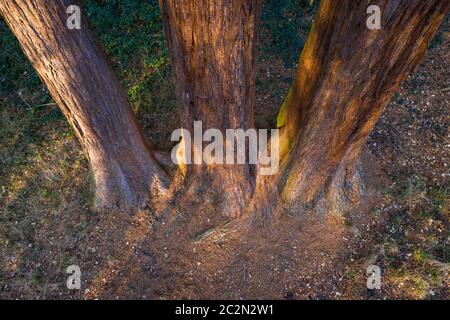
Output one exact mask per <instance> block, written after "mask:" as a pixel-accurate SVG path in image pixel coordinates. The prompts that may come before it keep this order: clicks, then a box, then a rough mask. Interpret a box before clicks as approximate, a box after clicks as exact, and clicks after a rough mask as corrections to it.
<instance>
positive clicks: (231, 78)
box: [160, 0, 257, 216]
mask: <svg viewBox="0 0 450 320" xmlns="http://www.w3.org/2000/svg"><path fill="white" fill-rule="evenodd" d="M160 6H161V11H162V16H163V19H164V26H165V31H166V34H167V39H168V44H169V48H170V53H171V57H172V63H173V68H174V74H175V77H176V90H177V97H178V103H179V105H180V113H181V119H182V126H183V128H186V129H188V130H190V131H191V132H192V127H193V123H194V121H202V122H203V129H204V130H206V129H209V128H216V129H219V130H221V131H222V132H223V133H225V129H235V128H242V129H244V130H245V129H247V128H252V127H253V107H254V102H255V68H254V65H255V58H254V57H255V54H254V51H255V26H256V19H257V1H256V0H231V1H225V0H219V1H212V0H199V1H191V0H160ZM188 175H190V180H189V181H190V182H189V183H194V184H196V185H200V186H199V189H200V190H203V189H205V188H207V189H209V190H215V191H216V192H217V195H218V197H219V202H220V203H221V208H222V210H223V211H224V212H225V214H226V215H230V216H238V215H239V214H240V213H241V212H242V210H243V209H244V208H245V206H246V203H247V202H248V201H249V199H250V197H251V195H252V193H253V188H254V176H253V174H252V168H251V167H250V166H249V165H234V166H230V165H214V166H206V165H203V166H198V165H192V166H190V167H189V169H188Z"/></svg>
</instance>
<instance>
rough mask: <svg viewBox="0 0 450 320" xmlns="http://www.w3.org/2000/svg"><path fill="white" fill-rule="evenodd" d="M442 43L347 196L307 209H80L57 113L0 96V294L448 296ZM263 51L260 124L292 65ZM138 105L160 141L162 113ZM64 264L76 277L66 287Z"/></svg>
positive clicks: (449, 148) (384, 125)
mask: <svg viewBox="0 0 450 320" xmlns="http://www.w3.org/2000/svg"><path fill="white" fill-rule="evenodd" d="M449 49H450V43H449V39H448V30H445V29H444V30H443V31H441V34H440V36H439V38H438V39H437V40H436V41H435V43H434V44H433V45H432V46H431V48H430V49H429V51H428V53H427V56H426V58H425V59H424V61H423V62H422V63H421V65H420V67H419V68H418V70H417V71H416V72H415V74H414V75H412V76H411V77H410V79H408V81H407V82H406V83H405V84H403V85H402V88H401V90H400V92H399V93H398V94H397V95H396V97H395V98H394V99H393V101H392V102H391V103H390V105H389V106H388V108H387V110H386V111H385V112H384V114H383V116H382V117H381V118H380V120H379V121H378V123H377V126H376V128H375V130H374V131H373V133H372V134H371V136H370V138H369V139H368V141H367V145H366V148H365V150H364V151H363V154H362V157H361V162H362V166H363V169H364V176H363V179H364V182H365V187H366V191H365V195H364V196H363V198H362V199H361V201H360V203H359V204H357V205H356V206H355V207H354V208H352V209H351V210H349V211H348V212H345V213H344V214H343V215H332V216H328V217H322V218H320V219H317V217H316V215H314V212H305V213H302V214H301V215H300V214H295V213H286V212H281V213H280V216H281V218H280V219H279V220H278V221H277V222H276V223H273V224H270V225H262V224H254V223H250V221H243V222H242V223H239V224H238V223H233V222H230V221H228V220H226V219H225V218H222V217H220V216H219V215H218V212H217V208H216V206H215V203H214V201H210V202H207V203H198V201H196V200H195V199H191V200H189V201H188V200H186V201H184V202H183V203H182V204H176V203H169V204H168V205H167V207H166V208H162V210H160V213H159V214H158V216H157V217H156V218H155V217H154V216H153V215H151V214H148V213H141V214H138V215H136V216H133V217H128V216H118V215H116V216H113V215H109V214H107V213H102V214H98V213H95V212H92V211H91V209H90V200H91V194H92V192H91V189H90V179H91V178H90V176H89V170H88V165H87V162H86V159H85V158H84V156H83V154H82V152H81V149H80V147H79V144H78V143H77V141H76V139H75V137H74V136H73V134H72V133H71V131H70V129H69V128H68V126H67V124H66V123H65V121H64V120H58V121H48V122H45V123H36V122H35V121H33V120H30V119H28V118H27V117H25V116H24V115H23V114H21V113H20V112H17V113H15V114H11V113H8V112H6V109H5V111H3V110H2V109H0V111H1V112H2V115H1V116H2V119H3V120H2V128H1V129H0V130H3V132H0V133H2V136H8V140H6V139H5V140H2V143H1V144H0V155H1V157H0V160H1V162H0V164H1V165H2V168H1V169H2V170H0V222H1V223H0V298H2V299H16V298H19V299H97V298H98V299H134V298H137V299H182V298H189V299H196V298H206V299H263V298H272V299H448V298H449V289H450V282H449V280H450V278H449V263H450V237H449V230H450V228H449V227H450V196H449V191H450V184H449V176H450V172H449V169H448V168H449V165H450V164H449V155H450V133H449V127H448V126H449V120H450V119H449V111H450V110H449V102H450V89H449V87H450V86H449V81H450V80H449V71H450V70H449V66H450V61H449V52H450V50H449ZM270 62H271V63H267V61H265V60H264V59H260V60H259V61H258V77H259V78H260V79H261V80H260V81H261V85H259V89H258V93H257V107H256V118H257V119H256V124H257V126H258V127H260V128H267V127H270V126H272V125H273V124H274V115H275V114H276V112H277V106H278V105H279V103H280V101H281V100H282V98H283V96H284V94H285V93H286V91H287V88H288V86H289V83H290V81H291V80H292V76H293V72H294V68H295V66H293V67H286V66H285V64H284V63H283V62H282V61H277V60H275V61H270ZM19 96H20V94H19ZM55 110H57V107H56V106H51V105H50V106H48V107H47V108H45V109H43V110H40V111H37V112H40V113H44V115H45V116H46V117H49V118H51V117H52V115H53V113H54V112H56V111H55ZM143 117H146V119H144V120H143V119H142V118H140V120H141V121H144V122H146V121H147V122H150V123H153V124H154V125H155V126H156V130H155V129H153V130H151V132H150V131H149V132H148V136H149V137H150V139H151V140H152V142H154V144H156V145H157V146H158V147H161V146H162V147H163V148H164V149H166V150H167V149H170V145H168V144H167V142H166V141H168V140H167V135H168V134H169V133H170V132H171V130H173V129H174V128H175V127H176V119H177V114H176V112H175V111H174V110H172V111H169V112H166V113H165V114H164V115H163V116H160V115H154V114H147V115H144V116H143ZM152 119H153V120H152ZM167 123H171V125H167ZM18 124H20V126H18ZM173 126H175V127H174V128H172V127H173ZM17 128H24V129H23V130H22V129H21V130H17ZM30 135H33V138H30V137H29V136H30ZM34 137H39V139H38V140H36V138H34ZM24 141H25V142H24ZM18 153H20V154H21V155H22V157H20V158H18V157H16V154H18ZM23 155H26V156H23ZM24 159H25V160H24ZM160 209H161V208H160ZM69 265H78V266H79V267H80V269H81V272H82V286H81V290H68V289H67V288H66V279H67V277H68V275H67V274H66V268H67V267H68V266H69ZM369 265H377V266H379V267H380V268H381V272H382V278H381V279H382V280H381V281H382V282H381V290H368V289H367V287H366V280H367V275H366V269H367V267H368V266H369Z"/></svg>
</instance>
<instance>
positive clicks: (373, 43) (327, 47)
mask: <svg viewBox="0 0 450 320" xmlns="http://www.w3.org/2000/svg"><path fill="white" fill-rule="evenodd" d="M449 4H450V1H449V0H427V1H423V0H405V1H402V0H378V1H369V0H359V1H353V0H351V1H350V0H348V1H335V0H323V1H322V2H321V5H320V9H319V12H318V15H317V16H316V18H315V22H314V24H313V27H312V30H311V32H310V35H309V38H308V41H307V43H306V46H305V48H304V51H303V53H302V55H301V58H300V62H299V66H298V70H297V76H296V79H295V81H294V84H293V86H292V87H291V89H290V91H289V94H288V96H287V98H286V99H285V102H284V103H283V106H282V108H281V110H280V114H279V118H278V122H279V124H278V125H279V127H283V129H282V130H283V131H284V132H283V140H284V141H283V142H282V150H283V151H282V152H283V153H284V154H283V156H284V165H285V170H284V172H283V174H282V175H281V176H280V178H279V182H278V188H279V192H280V193H281V196H282V199H283V200H284V202H286V203H287V205H288V206H291V207H298V206H300V205H301V206H307V207H308V206H317V205H318V202H319V201H321V200H323V201H324V202H325V203H328V204H329V205H333V206H335V205H336V204H339V202H342V198H343V196H344V197H345V196H348V193H351V192H352V191H357V187H356V185H355V184H354V183H352V182H354V181H355V180H357V179H355V178H357V177H358V175H359V172H358V170H357V169H356V164H355V160H356V159H357V158H358V154H359V151H360V150H361V148H362V146H363V145H364V142H365V140H366V138H367V136H368V135H369V133H370V132H371V130H372V129H373V127H374V125H375V123H376V121H377V119H378V118H379V116H380V115H381V113H382V111H383V109H384V108H385V106H386V105H387V103H388V102H389V100H390V99H391V97H392V96H393V95H394V93H395V92H397V91H398V89H399V86H400V84H401V83H402V81H404V80H405V79H406V77H407V76H408V75H409V74H410V73H411V72H412V71H413V70H414V68H415V67H416V66H417V65H418V63H419V62H420V60H421V59H422V57H423V55H424V54H425V52H426V50H427V47H428V45H429V43H430V41H431V40H432V38H433V35H434V34H435V33H436V31H437V30H438V28H439V26H440V24H441V23H442V21H443V20H444V18H445V16H446V15H447V13H448V10H449ZM370 5H379V6H380V8H381V12H382V19H381V30H370V29H369V28H368V27H367V26H366V20H367V18H368V17H369V15H368V14H366V10H367V8H368V7H369V6H370Z"/></svg>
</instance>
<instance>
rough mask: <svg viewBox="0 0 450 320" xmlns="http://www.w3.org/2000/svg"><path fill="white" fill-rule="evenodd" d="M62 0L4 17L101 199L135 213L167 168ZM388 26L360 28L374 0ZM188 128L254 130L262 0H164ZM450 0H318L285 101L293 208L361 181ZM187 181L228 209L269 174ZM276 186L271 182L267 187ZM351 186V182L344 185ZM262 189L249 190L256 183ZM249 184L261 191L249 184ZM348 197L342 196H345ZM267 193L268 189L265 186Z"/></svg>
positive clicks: (209, 169) (222, 173) (284, 175)
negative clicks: (380, 126) (365, 156)
mask: <svg viewBox="0 0 450 320" xmlns="http://www.w3.org/2000/svg"><path fill="white" fill-rule="evenodd" d="M73 4H77V2H76V1H69V0H55V1H46V0H34V1H26V0H0V13H2V14H3V16H4V17H5V20H6V21H7V23H8V24H9V26H10V27H11V29H12V30H13V32H14V34H15V35H16V36H17V38H18V39H19V42H20V44H21V46H22V48H23V50H24V52H25V54H26V55H27V56H28V58H29V59H30V60H31V62H32V64H33V66H34V67H35V68H36V70H37V72H38V74H39V75H40V77H41V78H42V80H43V81H44V83H45V84H46V86H47V87H48V88H49V90H50V93H51V94H52V96H53V98H54V99H55V101H56V102H57V103H58V105H59V106H60V107H61V109H62V110H63V112H64V114H65V115H66V117H67V119H68V121H69V122H70V124H71V125H72V127H73V129H74V130H75V132H76V134H77V136H78V138H79V140H80V142H81V144H82V146H83V148H84V149H85V151H86V154H87V156H88V158H89V161H90V165H91V167H92V171H93V174H94V179H95V186H96V204H97V207H99V208H119V209H121V210H124V211H128V212H134V211H136V210H138V209H141V208H144V207H145V206H146V205H147V204H148V203H149V201H150V198H151V194H155V193H159V192H161V191H164V190H165V187H166V186H167V184H168V178H167V176H166V174H165V172H164V170H163V169H162V168H161V167H160V166H159V165H158V163H157V161H156V160H155V158H154V155H153V153H152V151H151V149H150V148H149V147H148V145H147V143H146V141H145V139H144V137H143V135H142V132H141V130H140V128H139V126H138V124H137V121H136V119H135V116H134V114H133V112H132V110H131V107H130V105H129V103H128V101H127V99H126V95H125V94H124V92H123V90H122V89H121V87H120V85H119V83H118V81H117V79H116V78H115V76H114V74H113V72H112V69H111V67H110V65H109V64H108V62H107V59H106V58H105V56H104V54H103V52H102V51H101V49H100V48H99V46H98V45H97V44H96V41H95V39H94V36H93V34H92V32H91V31H90V30H89V27H88V25H87V23H86V18H85V17H83V21H84V22H82V28H81V30H69V29H68V28H67V27H66V19H67V17H68V16H67V15H66V9H67V7H68V6H69V5H73ZM374 4H377V5H379V6H380V7H381V10H382V14H383V18H382V29H381V30H369V29H368V28H367V27H366V20H367V17H368V15H367V14H366V9H367V7H368V6H369V5H374ZM160 5H161V10H162V16H163V19H164V25H165V30H166V34H167V38H168V43H169V48H170V52H171V56H172V63H173V67H174V73H175V76H176V89H177V98H178V103H179V105H180V112H181V119H182V126H183V127H184V128H186V129H188V130H190V131H191V132H192V130H193V123H194V121H202V122H203V128H204V130H205V129H208V128H217V129H220V130H222V131H224V130H225V129H234V128H241V129H244V130H245V129H247V128H251V127H253V108H254V102H255V68H254V64H255V61H254V57H255V37H256V36H255V34H256V24H257V11H258V10H257V9H258V8H257V0H227V1H226V0H217V1H213V0H198V1H191V0H160ZM449 6H450V0H429V1H423V0H408V1H406V0H403V1H402V0H378V1H368V0H358V1H355V0H345V1H335V0H323V1H322V3H321V7H320V10H319V14H318V16H317V17H316V19H315V23H314V25H313V28H312V31H311V33H310V36H309V39H308V42H307V44H306V47H305V50H304V52H303V53H302V55H301V58H300V63H299V68H298V71H297V76H296V79H295V82H294V84H293V86H292V88H291V90H290V93H289V95H288V97H287V98H286V100H285V103H284V104H283V107H282V110H281V111H280V117H279V118H280V121H279V125H280V127H282V130H283V143H282V155H283V159H284V160H283V161H284V166H283V170H282V172H281V174H280V175H279V176H278V177H277V178H278V181H277V183H278V184H277V187H278V191H279V193H280V194H281V197H282V200H283V201H284V202H285V203H287V204H288V205H290V206H294V207H296V206H299V205H300V206H311V205H317V204H318V202H319V201H320V200H322V201H325V202H326V203H328V204H331V205H332V206H334V204H335V203H339V202H341V198H342V197H343V194H344V196H348V193H349V192H351V191H352V190H353V188H354V184H353V182H354V181H355V180H357V178H358V174H359V172H358V170H357V168H356V162H355V160H356V159H357V158H358V154H359V151H360V149H361V147H362V146H363V144H364V141H365V139H366V137H367V135H368V134H369V133H370V131H371V130H372V128H373V126H374V125H375V122H376V120H377V119H378V117H379V116H380V114H381V113H382V111H383V109H384V107H385V106H386V104H387V102H388V101H389V99H390V98H391V97H392V95H393V94H394V93H395V92H396V90H398V87H399V85H400V83H401V82H402V81H404V80H405V79H406V77H407V75H408V74H409V73H411V72H412V71H413V70H414V68H415V67H416V66H417V64H418V63H419V61H420V59H421V58H422V56H423V55H424V53H425V51H426V49H427V46H428V44H429V42H430V41H431V39H432V37H433V35H434V34H435V32H436V31H437V29H438V27H439V25H440V24H441V22H442V21H443V19H444V18H445V16H446V14H447V12H448V10H449ZM187 176H188V178H187V179H186V181H187V183H192V185H194V186H195V188H193V189H196V190H197V191H199V192H197V194H196V196H201V194H202V193H203V194H204V195H205V194H206V196H207V197H209V196H210V193H205V190H207V189H208V190H210V191H214V192H215V193H216V195H217V196H218V197H219V199H218V200H219V202H220V204H221V207H220V209H221V210H222V212H223V213H224V214H226V215H229V216H239V215H240V214H241V213H242V211H243V210H244V209H245V207H246V206H247V204H248V202H249V201H250V200H251V199H253V200H254V201H256V202H257V203H258V205H257V206H256V207H259V208H260V210H263V209H264V206H266V205H267V203H266V202H263V201H259V200H261V199H265V201H272V200H273V199H272V198H271V197H270V196H267V194H265V192H266V190H268V189H270V188H271V186H268V185H269V183H268V182H271V181H270V180H272V179H260V180H259V181H261V180H262V181H263V182H262V183H261V184H260V185H258V187H257V189H255V181H256V177H255V173H254V169H253V168H252V167H251V166H250V165H233V166H231V165H223V166H222V165H220V166H218V165H214V166H207V165H192V166H189V168H188V170H187ZM272 186H273V185H272ZM345 186H347V187H345ZM255 190H256V191H255ZM255 193H257V194H255ZM346 193H347V194H346ZM261 194H263V195H261Z"/></svg>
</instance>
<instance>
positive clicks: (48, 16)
mask: <svg viewBox="0 0 450 320" xmlns="http://www.w3.org/2000/svg"><path fill="white" fill-rule="evenodd" d="M74 4H75V5H77V4H78V5H79V3H78V2H77V1H73V0H55V1H53V0H52V1H46V0H34V1H28V0H1V1H0V13H1V14H2V15H3V17H4V18H5V20H6V22H7V23H8V25H9V27H10V28H11V30H12V31H13V33H14V34H15V35H16V37H17V39H18V40H19V42H20V45H21V46H22V49H23V51H24V52H25V54H26V55H27V57H28V58H29V59H30V61H31V63H32V64H33V66H34V68H35V69H36V71H37V72H38V74H39V76H40V77H41V79H42V81H43V82H44V83H45V85H46V86H47V88H48V90H49V91H50V93H51V95H52V97H53V98H54V99H55V101H56V102H57V103H58V105H59V107H60V108H61V109H62V111H63V112H64V114H65V116H66V117H67V120H68V121H69V123H70V124H71V126H72V128H73V130H74V131H75V133H76V135H77V137H78V139H79V141H80V143H81V145H82V146H83V148H84V150H85V152H86V155H87V157H88V159H89V162H90V166H91V168H92V172H93V176H94V182H95V205H96V207H97V208H98V209H119V210H121V211H125V212H130V213H131V212H135V211H136V210H139V209H143V208H145V207H146V206H147V205H148V203H149V200H150V195H151V193H157V192H159V191H162V190H164V188H165V186H167V182H168V181H167V177H166V174H165V172H164V171H163V170H162V169H161V168H160V167H159V165H158V164H157V163H156V161H155V160H154V158H153V155H152V151H151V150H150V148H149V147H148V145H147V143H146V141H145V138H144V136H143V135H142V132H141V130H140V128H139V126H138V124H137V121H136V119H135V116H134V114H133V111H132V109H131V106H130V104H129V103H128V101H127V97H126V95H125V93H124V92H123V90H122V88H121V86H120V84H119V82H118V81H117V79H116V77H115V75H114V73H113V71H112V69H111V67H110V65H109V63H108V61H107V59H106V57H105V55H104V54H103V52H102V51H101V49H100V48H99V46H98V45H97V43H96V41H95V39H94V35H93V34H92V32H91V31H90V28H89V26H88V24H87V19H86V18H85V17H82V20H81V22H82V25H81V29H80V30H76V29H75V30H69V28H67V26H66V21H67V18H68V17H69V16H68V15H67V14H66V10H67V8H68V7H69V6H70V5H74Z"/></svg>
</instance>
